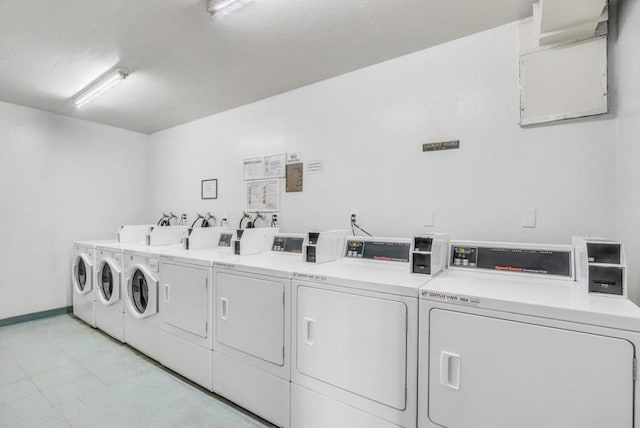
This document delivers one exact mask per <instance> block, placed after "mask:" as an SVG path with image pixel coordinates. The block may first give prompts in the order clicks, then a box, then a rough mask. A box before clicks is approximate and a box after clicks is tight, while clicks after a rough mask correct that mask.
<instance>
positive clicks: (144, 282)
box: [123, 247, 160, 360]
mask: <svg viewBox="0 0 640 428" xmlns="http://www.w3.org/2000/svg"><path fill="white" fill-rule="evenodd" d="M159 267H160V266H159V263H158V256H157V255H155V254H153V253H152V252H151V251H150V249H149V248H148V247H147V248H140V249H137V250H133V249H126V250H125V252H124V264H123V268H124V281H123V284H124V287H123V288H124V295H125V297H124V306H125V312H124V341H125V342H126V343H127V344H128V345H130V346H131V347H133V348H136V349H137V350H139V351H140V352H142V353H144V354H146V355H147V356H149V357H151V358H153V359H155V360H159V348H160V346H159V334H158V328H159V322H160V316H159V315H158V305H159V302H158V288H159Z"/></svg>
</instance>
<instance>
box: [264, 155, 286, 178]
mask: <svg viewBox="0 0 640 428" xmlns="http://www.w3.org/2000/svg"><path fill="white" fill-rule="evenodd" d="M284 176H285V154H284V153H280V154H277V155H269V156H265V157H264V178H275V177H284Z"/></svg>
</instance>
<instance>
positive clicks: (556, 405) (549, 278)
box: [419, 241, 640, 428]
mask: <svg viewBox="0 0 640 428" xmlns="http://www.w3.org/2000/svg"><path fill="white" fill-rule="evenodd" d="M573 279H574V261H573V247H571V246H559V245H539V244H537V245H536V244H507V243H492V242H462V241H452V242H451V250H450V254H449V269H448V270H447V271H446V272H445V273H444V274H442V275H441V276H439V277H438V278H436V279H434V280H433V281H431V282H429V283H427V284H426V285H425V286H424V287H423V288H422V290H421V293H420V296H421V301H420V356H419V364H420V370H419V372H420V377H419V402H420V404H419V426H420V427H421V428H427V427H429V428H431V427H445V426H446V427H449V428H458V427H460V428H466V427H471V426H473V427H479V428H485V427H486V428H513V427H519V428H539V427H557V428H585V427H594V428H596V427H598V428H599V427H616V428H625V427H628V428H634V427H635V428H638V427H639V426H640V421H639V420H638V417H637V415H638V414H640V406H639V405H638V397H640V389H639V387H638V383H637V381H636V358H637V357H636V355H637V354H636V353H637V349H638V347H640V309H639V308H638V307H636V306H635V305H634V304H633V303H632V302H630V301H629V300H627V299H619V298H618V299H616V298H607V297H602V296H598V295H593V294H589V293H587V290H586V288H585V287H582V286H580V285H579V284H578V283H576V282H575V281H574V280H573Z"/></svg>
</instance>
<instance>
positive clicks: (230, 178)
mask: <svg viewBox="0 0 640 428" xmlns="http://www.w3.org/2000/svg"><path fill="white" fill-rule="evenodd" d="M518 97H519V92H518V24H517V23H512V24H509V25H506V26H502V27H499V28H495V29H492V30H489V31H486V32H483V33H480V34H477V35H473V36H470V37H467V38H464V39H460V40H456V41H453V42H450V43H447V44H444V45H440V46H437V47H434V48H431V49H428V50H424V51H421V52H417V53H413V54H410V55H407V56H404V57H400V58H397V59H394V60H391V61H388V62H385V63H381V64H377V65H374V66H371V67H368V68H365V69H362V70H358V71H355V72H352V73H349V74H346V75H342V76H339V77H336V78H333V79H330V80H326V81H323V82H320V83H317V84H314V85H311V86H307V87H304V88H301V89H298V90H295V91H291V92H288V93H285V94H282V95H279V96H276V97H273V98H269V99H265V100H262V101H259V102H256V103H253V104H250V105H246V106H243V107H240V108H237V109H235V110H231V111H227V112H224V113H220V114H217V115H214V116H210V117H207V118H204V119H201V120H198V121H195V122H191V123H189V124H185V125H182V126H179V127H176V128H173V129H170V130H167V131H164V132H160V133H157V134H154V135H152V138H151V140H152V162H151V177H152V181H153V183H154V186H153V197H152V201H151V205H150V209H151V212H152V215H153V216H156V217H157V215H158V214H159V213H160V212H161V211H163V210H165V211H166V210H174V211H176V212H181V211H183V210H186V211H187V212H189V213H190V215H192V214H193V213H194V212H196V211H199V212H204V211H206V210H212V211H213V213H214V214H216V215H220V214H222V213H223V212H225V211H229V213H230V215H231V217H232V219H233V224H234V225H235V224H236V223H237V221H238V219H239V214H240V212H241V210H242V209H243V208H244V199H243V198H244V194H245V187H244V182H243V181H242V159H243V158H246V157H251V156H256V155H264V154H269V153H275V152H281V151H286V152H298V151H299V152H302V157H303V159H304V160H305V161H309V160H316V159H323V160H324V161H325V172H324V173H323V174H317V175H306V174H305V177H304V180H305V181H304V192H303V193H289V194H287V193H283V196H282V212H281V215H280V218H281V222H282V224H281V226H282V229H284V230H287V231H306V230H308V229H311V228H334V227H344V228H346V227H348V224H349V223H348V215H347V214H348V211H349V209H351V208H355V209H358V210H360V220H361V224H362V226H364V227H365V228H367V229H369V231H371V232H372V233H374V234H376V235H399V236H410V235H412V234H414V233H416V232H421V231H426V230H430V229H426V228H424V227H423V226H422V225H423V217H424V215H425V213H426V212H428V211H429V210H430V209H435V210H436V227H435V228H436V229H438V230H443V231H449V232H451V234H452V237H453V238H464V239H493V240H509V241H520V240H522V241H534V242H553V243H568V242H570V237H571V236H572V235H575V234H579V235H583V234H593V235H605V236H611V235H613V234H614V233H615V192H614V191H613V189H614V186H615V161H616V159H615V141H614V139H613V138H612V135H613V134H614V132H615V121H614V120H612V119H611V118H609V117H604V118H599V119H597V120H591V121H584V122H581V123H561V124H556V125H551V126H544V127H537V128H530V129H521V128H520V127H519V126H518V124H517V122H518V106H519V103H518ZM441 138H459V139H460V140H461V149H460V150H455V151H446V152H432V153H422V152H421V144H422V143H425V142H430V141H434V140H435V141H438V140H439V139H441ZM204 178H218V179H219V199H218V200H216V201H201V200H200V199H199V198H200V193H199V192H200V180H201V179H204ZM530 208H536V209H537V213H538V227H537V228H535V229H524V228H522V227H520V214H521V211H522V210H523V209H530Z"/></svg>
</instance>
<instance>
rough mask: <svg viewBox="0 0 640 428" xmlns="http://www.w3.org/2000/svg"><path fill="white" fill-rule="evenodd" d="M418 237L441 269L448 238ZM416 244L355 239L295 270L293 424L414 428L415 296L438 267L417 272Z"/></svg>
mask: <svg viewBox="0 0 640 428" xmlns="http://www.w3.org/2000/svg"><path fill="white" fill-rule="evenodd" d="M420 239H421V242H422V241H425V240H427V239H428V240H430V241H431V242H433V241H436V242H438V243H439V245H434V246H433V248H431V247H430V248H429V253H430V254H429V256H430V257H429V259H431V261H432V262H433V263H434V264H435V263H436V262H437V261H438V260H439V259H440V258H441V257H442V255H439V254H431V250H433V249H435V248H439V249H440V251H441V252H442V249H444V248H446V244H443V243H442V242H440V241H442V240H447V239H448V238H447V235H444V234H443V235H434V236H431V237H423V238H420ZM412 247H413V241H412V240H411V239H404V238H376V237H366V238H361V237H349V238H347V240H346V244H345V247H344V258H342V259H340V260H337V261H335V262H331V263H326V264H321V265H313V264H308V265H307V266H305V268H304V269H302V270H300V271H298V272H294V274H293V281H292V324H293V325H292V357H291V361H292V369H291V381H292V383H291V426H292V427H294V428H295V427H300V428H302V427H304V428H316V427H318V428H324V427H329V426H330V427H345V428H346V427H349V428H354V427H362V428H364V427H367V428H370V427H388V428H391V427H396V428H397V427H398V426H401V427H415V426H416V423H417V420H416V419H417V390H418V387H417V379H418V362H417V357H418V295H419V289H420V287H422V286H423V285H424V284H425V283H427V282H428V281H429V280H430V279H431V278H432V275H435V274H437V269H432V268H431V261H429V260H427V258H424V257H423V258H422V259H421V261H420V263H421V266H422V267H423V269H422V270H423V271H424V272H429V273H430V274H431V275H425V274H416V273H411V268H410V265H411V263H410V261H411V260H412V251H411V250H412ZM425 253H426V252H425ZM444 253H445V254H446V250H445V251H444Z"/></svg>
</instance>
